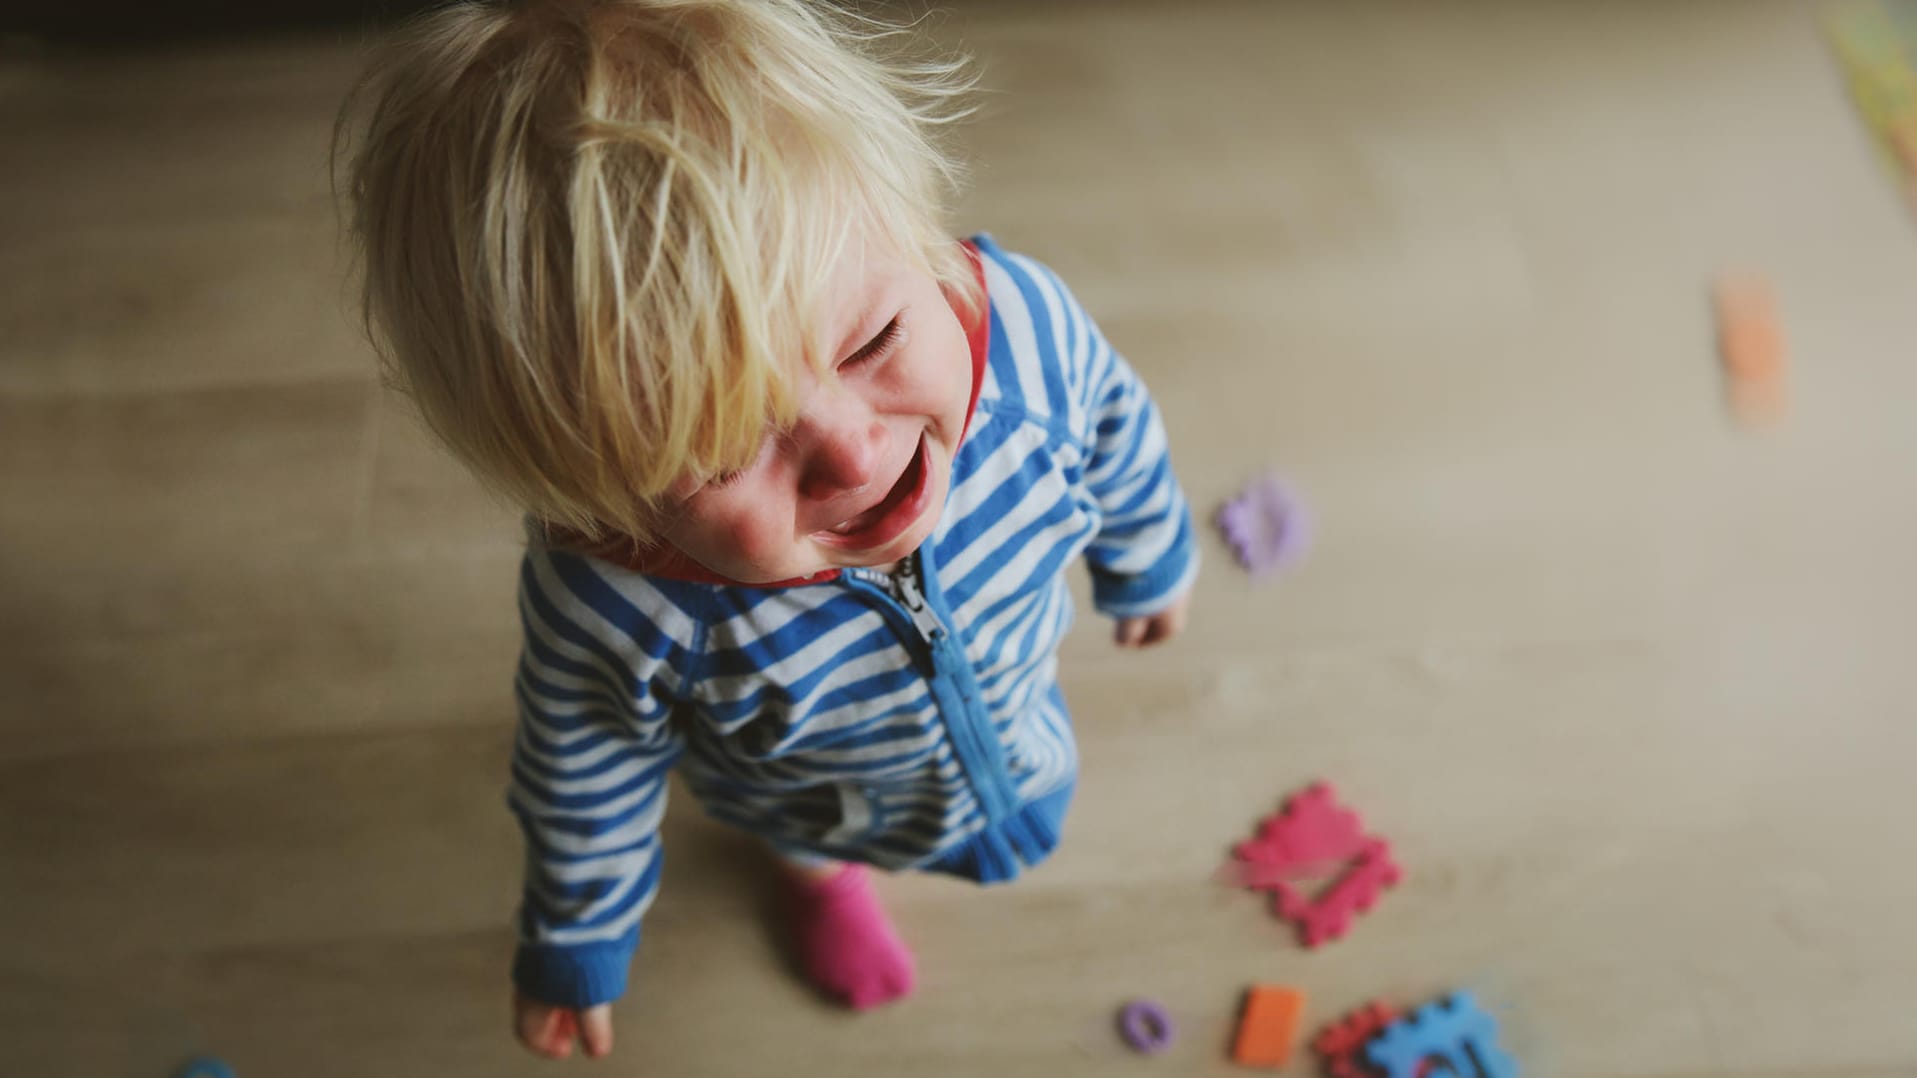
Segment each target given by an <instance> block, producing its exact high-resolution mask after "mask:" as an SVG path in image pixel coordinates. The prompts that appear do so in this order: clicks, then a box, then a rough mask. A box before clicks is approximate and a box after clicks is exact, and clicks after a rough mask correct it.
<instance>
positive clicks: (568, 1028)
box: [513, 992, 612, 1059]
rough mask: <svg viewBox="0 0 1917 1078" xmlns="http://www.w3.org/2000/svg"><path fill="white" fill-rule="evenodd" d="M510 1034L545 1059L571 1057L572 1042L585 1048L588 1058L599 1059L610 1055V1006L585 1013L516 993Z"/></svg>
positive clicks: (605, 1005) (589, 1009)
mask: <svg viewBox="0 0 1917 1078" xmlns="http://www.w3.org/2000/svg"><path fill="white" fill-rule="evenodd" d="M513 1032H514V1033H515V1034H516V1035H517V1036H518V1037H519V1043H521V1044H523V1045H525V1046H526V1047H527V1049H528V1050H530V1051H532V1052H533V1053H534V1054H535V1055H542V1056H545V1057H546V1058H547V1059H565V1058H567V1057H568V1056H570V1055H572V1042H573V1040H574V1039H575V1038H577V1039H578V1040H579V1041H580V1042H581V1043H583V1044H584V1045H585V1046H586V1055H587V1056H588V1057H590V1058H592V1059H601V1058H604V1057H605V1055H606V1054H607V1053H609V1052H611V1051H612V1005H611V1004H609V1003H601V1004H600V1005H599V1006H597V1007H587V1008H586V1009H585V1010H579V1009H578V1008H576V1007H555V1006H553V1005H552V1004H550V1003H541V1002H539V1001H538V1000H536V999H528V998H526V997H525V996H523V995H520V994H519V993H517V992H515V993H513Z"/></svg>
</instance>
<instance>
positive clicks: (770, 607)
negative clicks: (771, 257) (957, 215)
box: [510, 237, 1197, 1007]
mask: <svg viewBox="0 0 1917 1078" xmlns="http://www.w3.org/2000/svg"><path fill="white" fill-rule="evenodd" d="M972 242H973V246H974V249H975V251H976V253H977V255H978V256H979V257H978V262H979V266H980V269H981V272H982V274H983V277H984V280H985V284H986V292H987V296H988V297H989V304H990V315H989V322H988V323H987V325H988V327H989V332H988V333H975V334H974V342H975V343H974V350H975V352H976V353H981V354H978V355H975V356H974V366H975V371H976V374H977V378H978V388H977V403H976V405H975V407H974V411H973V413H972V417H971V422H970V427H969V430H968V432H967V434H966V436H965V439H964V441H963V442H962V443H961V445H960V447H959V449H958V452H957V454H956V456H955V458H954V460H953V465H952V470H953V477H952V484H951V490H950V494H949V496H948V498H947V501H946V504H945V507H944V511H943V513H942V515H941V517H940V520H939V523H938V526H937V528H936V530H935V531H934V532H933V534H932V536H931V537H930V538H929V539H927V540H926V542H925V544H924V545H923V546H922V547H921V548H920V550H919V552H918V553H917V554H916V555H915V556H914V558H913V559H911V560H910V561H909V562H907V563H906V565H905V566H903V567H902V568H901V570H900V572H899V573H898V574H897V576H896V577H893V576H888V575H887V574H883V573H879V572H876V571H870V570H846V571H843V572H839V573H835V574H829V575H828V576H827V577H826V578H824V579H818V578H813V582H807V583H802V584H797V585H791V586H743V585H721V584H713V583H701V582H696V581H689V580H680V579H671V578H666V577H662V576H658V575H647V574H643V573H640V572H638V571H635V570H633V569H629V568H622V567H620V566H618V565H615V564H613V563H612V562H609V561H605V560H600V559H598V558H593V557H588V556H584V555H581V554H576V553H569V552H566V551H563V550H560V549H556V548H554V547H552V546H549V545H547V544H546V543H545V542H544V540H543V539H542V537H541V533H540V530H539V529H538V528H537V527H531V528H529V529H528V531H529V535H530V536H531V544H530V547H529V549H528V551H527V553H526V556H525V560H524V562H523V564H522V569H521V575H520V613H521V617H522V619H523V622H524V627H525V647H524V650H523V652H522V656H521V661H520V666H519V672H518V677H517V680H516V684H515V688H516V690H517V696H518V701H519V708H520V725H519V734H518V741H517V745H516V749H515V753H514V759H513V783H512V788H511V794H510V803H511V805H512V808H513V810H514V812H515V813H516V814H517V816H518V818H519V821H520V824H521V827H522V830H523V831H524V833H525V835H526V838H527V841H528V844H529V856H528V858H527V880H526V888H525V896H524V902H523V905H522V907H521V913H520V940H521V944H520V948H519V954H518V957H517V959H516V961H515V963H514V977H515V979H516V981H517V982H518V985H519V987H520V988H521V989H522V990H523V991H525V992H526V993H527V994H528V995H530V996H532V997H533V998H535V999H540V1000H544V1001H546V1002H550V1003H554V1004H563V1005H569V1006H581V1007H583V1006H589V1005H591V1004H595V1003H600V1002H604V1001H606V1000H610V999H614V998H616V997H618V996H619V995H620V994H621V993H622V992H623V991H624V989H625V981H626V967H627V965H628V963H629V961H630V959H631V955H632V951H633V949H634V947H635V946H637V943H638V938H639V920H640V917H641V916H642V915H643V914H644V912H645V910H646V908H647V907H648V906H649V905H650V904H651V902H652V899H653V896H654V894H655V893H656V891H657V888H658V882H659V870H660V846H659V824H660V820H661V817H662V815H663V813H664V811H665V791H666V778H667V774H668V772H669V771H671V770H672V769H673V768H675V767H676V768H677V769H678V770H679V772H680V774H681V775H683V776H684V778H685V780H686V782H687V785H688V786H689V788H690V789H691V790H692V791H693V793H694V794H695V795H696V796H697V797H698V798H699V800H700V801H701V802H703V804H704V806H705V808H706V809H707V811H709V812H710V813H711V814H712V815H714V816H715V817H717V818H719V819H721V820H724V821H726V822H729V823H732V824H735V825H737V826H739V827H741V828H744V829H746V830H747V831H750V832H752V833H754V834H756V835H759V836H761V837H763V838H765V839H766V840H768V841H769V842H771V843H772V844H774V845H775V846H778V847H781V848H784V849H787V850H792V851H798V852H803V853H812V854H821V855H824V856H828V857H833V858H839V859H844V860H855V861H863V862H868V863H871V864H875V865H879V866H881V867H884V868H892V869H896V868H907V867H917V868H923V869H930V870H934V871H940V872H948V873H953V874H956V875H960V876H965V877H968V878H971V879H975V880H980V881H984V882H994V881H999V880H1006V879H1010V878H1011V877H1013V876H1015V875H1017V874H1018V872H1019V870H1020V868H1021V866H1024V865H1031V864H1035V863H1037V862H1038V861H1039V860H1041V859H1042V858H1043V857H1044V856H1045V855H1046V854H1047V853H1049V852H1050V851H1051V849H1052V847H1053V846H1054V845H1055V844H1056V843H1057V841H1058V835H1059V825H1060V823H1061V821H1062V819H1063V817H1064V813H1065V808H1066V804H1067V802H1068V801H1069V800H1070V797H1071V792H1072V786H1073V780H1074V777H1075V774H1076V767H1077V752H1076V749H1075V747H1074V744H1073V741H1072V731H1071V724H1070V720H1069V718H1068V717H1067V715H1066V711H1065V701H1064V699H1063V697H1062V696H1061V694H1060V692H1059V687H1058V682H1057V677H1056V672H1057V654H1056V653H1057V648H1058V644H1059V641H1060V640H1061V639H1062V638H1063V637H1064V635H1065V631H1066V629H1067V628H1068V627H1069V626H1070V624H1071V620H1072V603H1071V598H1070V595H1069V593H1068V591H1067V588H1066V584H1065V579H1064V569H1065V567H1066V565H1067V564H1068V563H1069V562H1070V561H1071V560H1072V559H1073V558H1074V557H1076V556H1077V555H1079V554H1081V553H1082V554H1084V555H1085V559H1086V562H1087V563H1088V565H1089V567H1090V569H1091V574H1092V587H1093V598H1094V602H1095V605H1096V606H1097V607H1098V608H1099V609H1100V610H1101V611H1103V612H1104V613H1106V614H1109V615H1112V616H1115V617H1123V616H1129V615H1138V614H1149V613H1153V612H1156V611H1157V610H1159V609H1162V608H1163V607H1164V606H1166V605H1168V604H1169V603H1170V602H1171V601H1172V600H1174V599H1175V598H1176V597H1177V596H1178V595H1179V594H1181V593H1182V592H1183V591H1184V590H1185V589H1186V588H1188V587H1189V586H1190V583H1191V580H1192V578H1193V576H1194V575H1195V574H1196V572H1197V557H1196V553H1195V549H1194V543H1193V537H1192V525H1191V514H1190V512H1189V510H1188V508H1187V506H1186V503H1185V498H1184V495H1183V493H1182V492H1181V491H1180V490H1179V487H1178V482H1177V480H1176V479H1175V478H1174V476H1173V474H1172V469H1171V461H1170V457H1169V455H1168V453H1167V451H1166V444H1165V432H1164V428H1163V426H1162V425H1161V424H1160V422H1159V418H1158V414H1157V410H1156V408H1155V407H1154V406H1153V404H1152V402H1151V399H1150V397H1149V396H1147V394H1146V392H1145V387H1144V385H1143V384H1142V383H1141V382H1140V381H1139V380H1138V377H1137V376H1136V375H1135V374H1134V373H1133V372H1132V370H1131V368H1130V367H1129V366H1128V365H1127V364H1126V363H1125V362H1124V360H1123V359H1121V358H1120V357H1119V356H1118V355H1117V354H1116V353H1115V352H1113V351H1112V349H1111V348H1110V347H1109V346H1108V345H1107V344H1106V343H1105V341H1104V339H1103V337H1102V336H1100V334H1099V332H1098V330H1097V328H1096V327H1095V326H1094V325H1093V324H1092V321H1091V319H1090V318H1089V317H1087V316H1086V314H1085V312H1084V311H1083V310H1082V309H1080V307H1079V306H1078V304H1077V302H1076V301H1074V300H1073V299H1072V297H1071V295H1070V294H1069V293H1068V292H1067V291H1066V290H1065V287H1064V285H1063V284H1061V283H1060V282H1059V280H1058V278H1057V277H1055V276H1054V275H1053V274H1052V273H1051V271H1049V270H1048V269H1046V268H1045V267H1043V266H1041V265H1039V264H1038V263H1036V262H1033V261H1031V260H1029V259H1026V258H1023V257H1021V256H1018V255H1014V254H1008V253H1006V252H1005V251H1003V250H1001V249H999V247H998V246H997V245H996V244H994V243H993V242H992V241H991V240H990V239H989V238H987V237H979V238H977V239H975V240H974V241H972Z"/></svg>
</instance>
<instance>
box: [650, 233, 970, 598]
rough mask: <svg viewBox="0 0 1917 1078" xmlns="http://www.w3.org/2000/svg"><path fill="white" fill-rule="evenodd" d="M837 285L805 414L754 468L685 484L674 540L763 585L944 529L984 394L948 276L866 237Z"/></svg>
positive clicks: (806, 380) (808, 378)
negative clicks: (828, 358) (970, 418)
mask: <svg viewBox="0 0 1917 1078" xmlns="http://www.w3.org/2000/svg"><path fill="white" fill-rule="evenodd" d="M828 295H829V296H832V297H836V299H834V300H831V301H829V302H831V303H832V304H833V309H832V310H831V311H829V312H828V318H829V319H830V320H829V321H828V323H827V325H826V330H827V332H826V334H825V339H826V340H827V341H828V342H831V343H832V345H833V346H835V347H836V351H835V352H833V354H832V362H831V366H830V367H828V368H827V370H826V371H825V372H824V373H823V374H821V373H815V372H814V371H813V369H812V368H811V367H810V366H808V365H805V364H800V365H799V366H800V368H801V369H800V371H799V378H798V381H797V383H796V388H797V392H798V398H799V413H798V418H797V419H796V421H795V422H794V423H793V425H792V426H791V427H790V428H788V429H785V430H781V431H774V432H770V433H769V434H768V435H767V437H766V440H765V442H764V444H763V445H762V446H761V448H760V451H759V457H758V460H756V461H754V462H753V463H752V464H751V465H750V466H748V467H747V468H745V469H744V470H743V471H739V472H734V473H730V474H728V475H726V476H722V477H720V478H719V479H718V480H715V481H710V482H707V483H704V484H703V485H701V484H699V483H698V482H696V481H688V482H687V483H685V484H683V486H682V488H681V489H679V490H675V491H674V492H673V493H674V494H675V495H676V496H677V497H679V498H681V499H682V501H681V505H682V511H681V512H680V513H679V514H677V517H676V519H674V520H673V521H672V522H671V523H670V524H668V525H667V526H666V528H665V537H666V539H667V540H668V541H669V542H671V543H672V544H673V546H675V547H677V548H678V549H679V550H680V552H682V553H684V554H685V555H686V556H687V557H689V558H691V559H692V560H694V561H696V562H698V563H699V564H701V565H703V566H705V567H706V568H707V569H710V570H712V571H713V572H715V573H718V574H719V575H721V576H725V577H728V578H730V579H733V580H737V581H741V582H743V583H749V584H763V583H770V582H772V581H775V580H787V579H791V578H794V577H802V576H809V575H811V574H813V573H816V572H819V571H820V570H822V569H833V568H848V567H852V566H883V565H889V564H891V563H892V562H894V561H897V560H898V559H900V558H902V557H905V556H906V555H908V554H910V553H911V552H912V551H913V550H915V549H917V547H918V545H919V544H920V543H922V542H924V541H925V538H926V537H927V536H928V535H930V534H931V533H932V528H933V526H934V525H935V524H937V523H938V518H939V512H940V510H941V509H942V508H943V507H944V505H945V495H946V491H947V489H948V487H949V484H950V481H951V474H952V455H953V453H954V452H955V451H956V450H957V449H958V444H959V435H960V433H961V432H962V431H963V429H964V426H965V411H966V405H967V403H968V402H969V400H970V399H971V390H972V359H971V349H970V346H969V345H968V343H967V341H966V336H965V330H964V327H962V326H961V325H960V324H959V319H958V316H957V314H956V313H955V312H954V311H953V309H952V305H951V304H950V303H949V302H948V301H947V299H946V296H945V294H944V292H943V291H942V290H941V289H940V287H939V284H938V282H937V280H935V279H934V278H933V277H932V276H931V275H930V274H928V273H926V272H925V271H923V270H921V269H918V268H917V267H915V266H914V265H912V264H911V263H909V262H907V261H905V260H903V259H901V258H899V257H898V256H896V255H894V254H892V253H890V252H889V251H887V250H884V249H882V248H880V247H878V246H877V245H869V246H866V247H865V248H864V249H863V250H861V249H858V248H857V247H856V245H855V247H854V249H852V250H851V251H850V252H849V253H848V254H847V256H846V257H845V258H844V259H843V260H842V261H841V262H840V265H839V269H838V270H837V272H836V274H835V280H834V284H833V288H832V290H831V291H830V292H828Z"/></svg>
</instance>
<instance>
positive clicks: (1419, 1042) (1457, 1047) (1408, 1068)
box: [1365, 992, 1518, 1078]
mask: <svg viewBox="0 0 1917 1078" xmlns="http://www.w3.org/2000/svg"><path fill="white" fill-rule="evenodd" d="M1365 1057H1366V1058H1367V1059H1369V1060H1370V1061H1371V1065H1372V1066H1374V1067H1376V1068H1378V1070H1380V1071H1381V1072H1383V1074H1384V1076H1385V1078H1418V1071H1419V1069H1420V1067H1421V1066H1422V1065H1423V1064H1424V1062H1425V1061H1426V1060H1435V1061H1438V1062H1441V1063H1443V1064H1444V1065H1445V1066H1447V1067H1449V1068H1451V1073H1453V1074H1456V1075H1457V1076H1458V1078H1518V1064H1517V1061H1516V1060H1514V1059H1512V1058H1511V1057H1510V1056H1508V1055H1506V1054H1505V1053H1504V1050H1503V1049H1501V1048H1499V1047H1498V1023H1497V1020H1496V1019H1494V1018H1492V1017H1491V1016H1490V1015H1489V1014H1487V1013H1485V1011H1484V1010H1483V1009H1482V1008H1480V1007H1479V1006H1478V1001H1477V1000H1475V999H1473V998H1471V993H1469V992H1454V993H1452V994H1451V995H1449V996H1447V997H1445V998H1444V999H1441V1000H1439V1001H1438V1002H1436V1003H1427V1004H1425V1005H1424V1006H1422V1007H1419V1008H1418V1009H1417V1010H1416V1011H1414V1012H1412V1013H1411V1014H1410V1015H1408V1016H1406V1017H1404V1018H1400V1019H1398V1020H1397V1021H1396V1022H1393V1023H1391V1024H1390V1025H1388V1026H1386V1027H1385V1029H1384V1032H1382V1033H1380V1034H1378V1035H1377V1036H1376V1037H1375V1038H1373V1039H1372V1041H1371V1043H1370V1044H1369V1045H1367V1046H1366V1047H1365Z"/></svg>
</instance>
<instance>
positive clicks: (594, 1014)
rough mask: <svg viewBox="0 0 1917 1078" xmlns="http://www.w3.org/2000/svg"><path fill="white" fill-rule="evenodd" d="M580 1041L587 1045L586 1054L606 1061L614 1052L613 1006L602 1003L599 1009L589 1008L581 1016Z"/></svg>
mask: <svg viewBox="0 0 1917 1078" xmlns="http://www.w3.org/2000/svg"><path fill="white" fill-rule="evenodd" d="M579 1039H580V1040H582V1041H584V1042H585V1044H586V1054H587V1055H588V1056H591V1057H592V1058H593V1059H604V1058H605V1057H606V1055H607V1054H609V1053H610V1052H611V1051H612V1006H611V1005H610V1004H605V1003H601V1004H600V1005H599V1006H597V1007H588V1008H586V1009H585V1010H584V1011H582V1012H580V1015H579Z"/></svg>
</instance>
